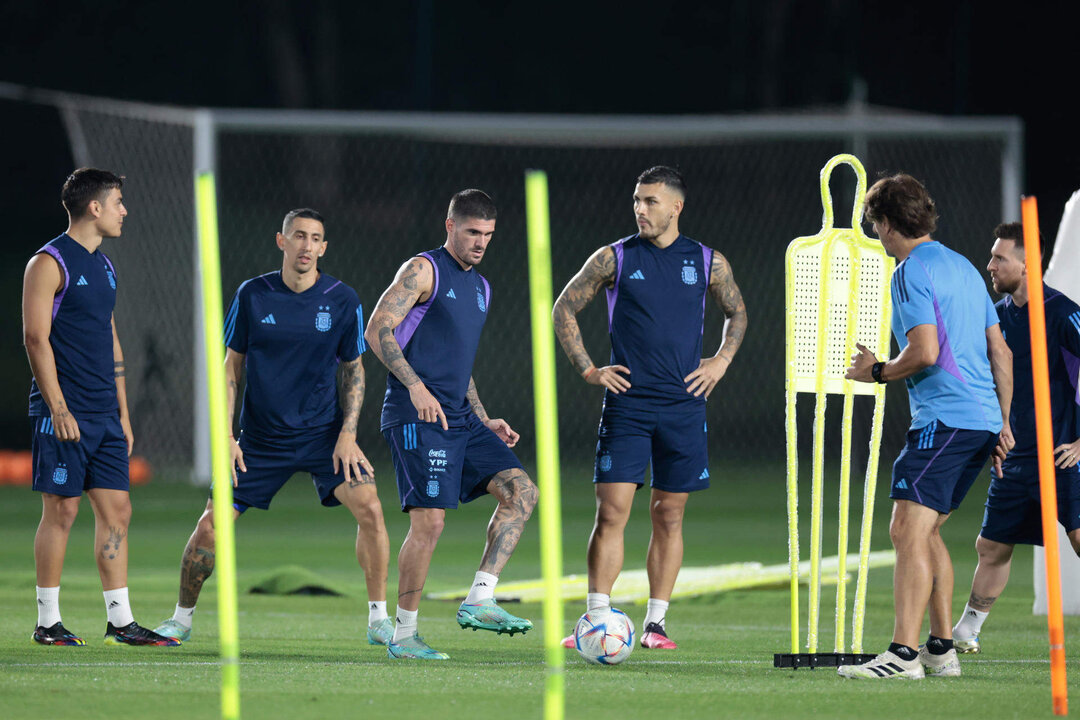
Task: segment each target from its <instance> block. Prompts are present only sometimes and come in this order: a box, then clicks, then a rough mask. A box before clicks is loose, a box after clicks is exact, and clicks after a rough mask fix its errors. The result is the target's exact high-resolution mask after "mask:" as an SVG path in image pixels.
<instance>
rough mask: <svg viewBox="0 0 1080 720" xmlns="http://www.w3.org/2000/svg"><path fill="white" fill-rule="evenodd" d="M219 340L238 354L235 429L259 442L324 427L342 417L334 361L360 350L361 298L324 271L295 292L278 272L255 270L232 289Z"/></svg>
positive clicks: (351, 356) (355, 355) (354, 355)
mask: <svg viewBox="0 0 1080 720" xmlns="http://www.w3.org/2000/svg"><path fill="white" fill-rule="evenodd" d="M225 344H226V345H227V346H228V347H230V348H232V349H233V350H234V351H236V352H238V353H243V354H244V355H245V359H244V364H245V368H246V373H245V375H246V378H247V387H246V388H245V389H244V406H243V410H242V411H241V413H240V429H241V430H243V431H244V432H245V433H250V434H251V436H252V437H255V438H258V439H261V440H276V439H283V440H284V439H291V438H296V437H298V436H299V435H304V434H308V433H311V434H315V433H322V432H326V431H327V430H330V429H332V428H333V426H334V425H340V424H341V420H342V413H341V408H340V407H339V405H338V393H337V366H338V361H339V360H344V361H346V362H348V361H351V360H355V359H356V358H358V357H360V354H361V353H363V352H364V351H365V350H366V349H367V346H366V345H365V344H364V320H363V309H362V308H361V307H360V298H359V297H357V295H356V292H355V291H354V290H353V289H352V288H351V287H349V286H348V285H346V284H345V283H343V282H341V281H340V280H337V279H335V278H332V277H330V276H329V275H327V274H326V273H321V274H320V275H319V279H318V280H316V281H315V284H314V285H312V286H311V287H310V288H308V289H307V290H305V291H304V292H301V293H297V292H293V291H292V290H290V289H289V287H288V286H287V285H285V282H284V281H283V280H282V279H281V272H280V271H278V272H272V273H267V274H265V275H260V276H258V277H255V278H252V279H251V280H247V281H245V282H244V284H242V285H241V286H240V288H239V289H238V290H237V291H236V296H235V297H234V298H233V302H232V307H230V308H229V314H228V315H227V316H226V317H225Z"/></svg>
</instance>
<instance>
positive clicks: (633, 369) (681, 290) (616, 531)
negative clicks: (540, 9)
mask: <svg viewBox="0 0 1080 720" xmlns="http://www.w3.org/2000/svg"><path fill="white" fill-rule="evenodd" d="M685 202H686V184H685V182H684V181H683V178H682V175H681V174H680V173H679V172H678V171H677V170H675V169H673V168H669V167H664V166H657V167H653V168H650V169H649V170H646V171H645V172H643V173H642V174H641V175H640V176H639V177H638V179H637V186H636V187H635V188H634V216H635V219H636V220H637V225H638V233H637V234H636V235H632V236H630V237H627V238H623V239H622V240H619V241H618V242H616V243H613V244H611V245H605V246H604V247H602V248H600V249H599V250H597V251H596V252H595V253H593V255H592V257H590V258H589V260H588V261H587V262H586V263H585V266H584V267H583V268H582V269H581V271H580V272H578V274H577V275H575V276H574V277H573V279H571V280H570V282H569V284H567V286H566V287H565V288H564V289H563V291H562V294H561V295H559V299H558V300H557V301H556V302H555V308H554V311H553V312H552V317H553V319H554V322H555V334H556V335H557V336H558V338H559V342H560V343H561V344H562V347H563V350H565V351H566V354H567V356H569V358H570V362H571V363H573V365H574V369H575V370H576V371H577V372H578V373H579V374H580V375H581V376H582V377H583V378H584V379H585V382H587V383H590V384H592V385H600V386H602V387H604V388H605V392H604V409H603V413H602V416H601V420H600V432H599V436H600V437H599V441H598V442H597V446H596V464H595V472H594V475H593V482H594V483H595V485H596V503H597V510H596V522H595V524H594V526H593V531H592V535H591V536H590V538H589V554H588V562H589V593H588V598H587V605H588V609H589V610H594V609H597V608H604V607H610V605H611V587H612V585H613V584H614V583H615V579H616V578H617V577H618V575H619V572H620V571H621V570H622V565H623V530H624V528H625V527H626V522H627V519H628V518H629V517H630V507H631V505H632V504H633V501H634V493H635V491H637V490H638V489H640V488H641V486H642V484H643V482H644V475H645V470H646V468H647V467H649V466H650V464H651V467H652V471H651V475H652V478H651V485H652V488H651V497H650V498H649V512H650V515H651V519H652V538H651V539H650V541H649V552H648V556H647V558H646V569H647V571H648V575H649V602H648V607H647V609H646V614H645V621H644V623H643V624H642V627H643V632H642V635H641V645H642V647H646V648H654V649H667V650H674V649H675V648H676V647H677V646H676V644H675V642H674V641H673V640H672V639H671V638H670V637H668V635H667V630H666V623H665V615H666V612H667V608H668V604H669V602H670V601H671V592H672V589H673V588H674V586H675V577H676V576H677V575H678V574H679V568H680V567H681V566H682V556H683V539H682V523H683V516H684V514H685V511H686V503H687V500H688V498H689V497H690V493H691V492H694V491H697V490H704V489H705V488H707V487H708V486H709V458H708V445H707V427H706V422H705V400H706V399H707V398H708V397H709V395H710V394H711V393H712V391H713V389H714V388H715V387H716V384H717V383H718V382H719V381H720V379H721V378H723V377H724V374H725V373H726V372H727V369H728V366H729V365H730V364H731V361H732V359H733V358H734V357H735V353H736V352H737V351H738V349H739V346H740V345H741V344H742V340H743V336H744V335H745V334H746V324H747V318H746V306H745V305H744V304H743V299H742V294H741V293H740V292H739V287H738V285H736V284H735V279H734V277H733V275H732V272H731V266H730V265H729V264H728V262H727V260H726V259H725V258H724V256H723V255H721V254H720V253H718V252H716V251H715V250H712V249H710V248H708V247H706V246H705V245H702V244H701V243H699V242H696V241H694V240H691V239H690V238H688V237H686V236H685V235H683V234H682V233H680V232H679V218H680V216H681V215H682V211H683V209H684V206H685ZM601 289H604V290H606V294H607V301H608V329H609V331H610V334H611V361H610V363H609V364H608V365H605V366H603V367H596V365H594V364H593V361H592V358H591V357H590V356H589V353H588V352H587V351H586V350H585V345H584V343H583V341H582V338H581V332H580V330H579V328H578V323H577V314H578V313H579V312H581V310H582V308H584V307H585V306H586V305H588V304H589V303H590V302H591V301H592V300H593V298H595V297H596V295H597V294H598V293H599V292H600V290H601ZM709 296H711V297H712V299H713V301H714V302H716V304H717V305H719V306H720V309H721V310H722V311H723V313H724V316H725V317H726V319H727V326H726V332H725V337H724V341H723V343H722V345H721V346H720V348H719V349H718V350H717V352H716V354H715V355H713V356H712V357H709V358H704V359H702V356H701V353H702V341H701V337H702V331H703V328H704V322H705V304H706V299H707V298H708V297H709ZM563 645H564V646H566V647H573V646H574V638H573V636H570V637H568V638H566V639H565V640H563Z"/></svg>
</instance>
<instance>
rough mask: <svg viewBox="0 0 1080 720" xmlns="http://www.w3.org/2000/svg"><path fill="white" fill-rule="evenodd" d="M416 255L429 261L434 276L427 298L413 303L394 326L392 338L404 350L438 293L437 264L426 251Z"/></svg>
mask: <svg viewBox="0 0 1080 720" xmlns="http://www.w3.org/2000/svg"><path fill="white" fill-rule="evenodd" d="M417 257H424V258H427V260H428V262H430V263H431V269H432V271H433V272H434V273H435V278H434V281H433V284H432V286H431V295H429V296H428V299H427V300H425V301H424V302H422V303H420V304H419V305H413V307H412V309H410V310H409V312H408V314H407V315H406V316H405V319H404V320H402V321H401V324H400V325H398V326H397V327H396V328H394V339H395V340H397V341H398V345H400V346H401V349H402V350H404V349H405V346H406V345H408V344H409V341H410V340H412V336H413V334H414V333H415V332H416V328H418V327H419V326H420V321H421V320H423V319H424V316H425V315H427V311H428V309H429V308H431V303H433V302H435V298H436V297H437V296H438V294H439V266H438V265H436V264H435V258H433V257H431V255H429V254H427V253H426V252H423V253H420V254H419V255H417Z"/></svg>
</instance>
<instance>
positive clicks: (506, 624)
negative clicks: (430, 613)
mask: <svg viewBox="0 0 1080 720" xmlns="http://www.w3.org/2000/svg"><path fill="white" fill-rule="evenodd" d="M457 622H458V625H460V626H461V629H462V630H464V629H465V628H470V627H471V628H472V629H473V630H491V631H492V632H497V633H499V634H500V635H501V634H502V633H509V634H510V635H513V634H514V633H526V632H528V631H529V630H532V626H533V624H532V622H531V621H529V620H526V619H525V618H519V617H517V616H514V615H511V614H510V613H508V612H506V611H505V610H503V609H502V608H501V607H499V606H498V605H496V604H495V600H494V599H492V598H488V599H487V600H481V601H480V602H475V603H468V602H463V603H461V607H459V608H458V611H457Z"/></svg>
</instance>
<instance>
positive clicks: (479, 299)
mask: <svg viewBox="0 0 1080 720" xmlns="http://www.w3.org/2000/svg"><path fill="white" fill-rule="evenodd" d="M476 306H477V307H478V308H480V312H482V313H486V312H487V303H486V302H485V301H484V293H482V292H480V291H479V290H477V291H476Z"/></svg>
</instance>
